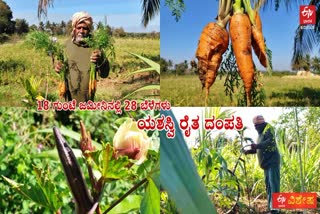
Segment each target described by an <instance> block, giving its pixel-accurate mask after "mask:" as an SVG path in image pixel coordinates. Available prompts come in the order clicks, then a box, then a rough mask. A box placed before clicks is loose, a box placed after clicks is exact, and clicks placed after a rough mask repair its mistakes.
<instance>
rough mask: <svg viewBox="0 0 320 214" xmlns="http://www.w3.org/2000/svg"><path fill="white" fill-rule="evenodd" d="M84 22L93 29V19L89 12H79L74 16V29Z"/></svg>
mask: <svg viewBox="0 0 320 214" xmlns="http://www.w3.org/2000/svg"><path fill="white" fill-rule="evenodd" d="M81 22H84V23H86V25H88V27H89V29H91V28H92V24H93V22H92V17H91V16H90V15H89V13H87V12H83V11H82V12H77V13H75V14H73V16H72V27H73V28H75V27H76V26H77V25H78V24H79V23H81Z"/></svg>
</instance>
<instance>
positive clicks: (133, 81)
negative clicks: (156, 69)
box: [96, 73, 160, 101]
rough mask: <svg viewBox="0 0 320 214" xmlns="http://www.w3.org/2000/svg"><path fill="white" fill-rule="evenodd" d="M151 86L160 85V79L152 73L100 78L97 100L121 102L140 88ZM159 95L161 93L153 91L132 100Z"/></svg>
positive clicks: (138, 94) (137, 95)
mask: <svg viewBox="0 0 320 214" xmlns="http://www.w3.org/2000/svg"><path fill="white" fill-rule="evenodd" d="M150 84H158V85H160V79H159V78H158V77H157V76H155V75H153V74H152V73H151V74H150V73H146V74H135V75H133V76H129V77H127V76H125V75H118V76H116V75H115V74H111V75H110V76H109V77H108V78H99V79H98V83H97V93H96V95H97V100H102V99H103V100H106V101H110V100H119V99H122V98H123V97H124V96H125V95H127V94H129V93H131V92H133V91H135V90H137V89H138V88H140V87H142V86H146V85H150ZM148 95H154V96H156V95H158V98H159V91H156V90H152V91H147V93H137V94H135V95H133V96H132V97H131V99H141V98H142V97H143V96H148Z"/></svg>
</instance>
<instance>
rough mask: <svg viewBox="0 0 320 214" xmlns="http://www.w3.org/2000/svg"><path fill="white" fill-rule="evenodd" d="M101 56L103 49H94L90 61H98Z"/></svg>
mask: <svg viewBox="0 0 320 214" xmlns="http://www.w3.org/2000/svg"><path fill="white" fill-rule="evenodd" d="M100 57H101V51H100V50H98V49H97V50H94V51H92V54H91V56H90V62H93V63H97V61H98V60H99V59H100Z"/></svg>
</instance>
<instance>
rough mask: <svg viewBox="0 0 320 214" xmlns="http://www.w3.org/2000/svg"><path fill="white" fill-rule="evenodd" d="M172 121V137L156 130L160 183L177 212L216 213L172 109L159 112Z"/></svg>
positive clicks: (185, 213) (192, 213) (186, 213)
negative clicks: (158, 137)
mask: <svg viewBox="0 0 320 214" xmlns="http://www.w3.org/2000/svg"><path fill="white" fill-rule="evenodd" d="M161 114H163V115H164V116H165V117H167V116H170V117H171V118H172V119H173V122H174V124H175V137H174V138H167V136H166V131H161V132H160V142H161V147H160V155H161V156H160V171H161V173H160V182H161V185H162V186H163V188H164V189H165V190H166V191H167V192H168V194H169V197H170V198H171V199H172V200H173V201H174V202H175V205H176V207H177V208H178V210H179V211H180V212H181V213H184V214H189V213H190V214H194V213H212V214H214V213H217V211H216V209H215V208H214V206H213V204H212V202H211V200H210V198H209V197H208V194H207V191H206V189H205V187H204V185H203V183H202V181H201V179H200V177H199V175H198V172H197V168H196V166H195V164H194V161H193V159H192V157H191V155H190V151H189V150H188V147H187V144H186V142H185V140H184V137H183V135H182V133H181V130H180V128H179V123H178V122H177V120H176V119H175V117H174V115H173V113H172V111H161Z"/></svg>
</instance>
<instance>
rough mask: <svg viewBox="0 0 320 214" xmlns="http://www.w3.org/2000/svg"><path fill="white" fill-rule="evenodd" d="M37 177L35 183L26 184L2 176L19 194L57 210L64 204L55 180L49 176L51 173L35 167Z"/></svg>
mask: <svg viewBox="0 0 320 214" xmlns="http://www.w3.org/2000/svg"><path fill="white" fill-rule="evenodd" d="M34 170H35V172H36V177H37V183H36V184H35V185H29V186H25V185H24V184H20V183H17V182H15V181H14V180H11V179H10V178H7V177H5V176H2V177H3V178H4V179H5V181H7V182H8V184H9V185H10V186H11V187H12V188H13V189H14V190H15V191H16V192H18V193H19V194H21V195H22V196H24V197H26V198H27V199H29V200H32V201H34V202H35V203H37V204H39V205H41V206H44V207H47V208H49V209H50V210H51V211H54V212H55V211H57V210H58V209H59V208H60V207H61V206H62V201H61V200H60V198H59V197H58V195H57V192H56V188H55V186H54V184H53V182H52V181H51V180H50V179H49V178H48V176H49V173H48V171H47V172H44V171H43V170H41V169H38V168H34Z"/></svg>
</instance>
